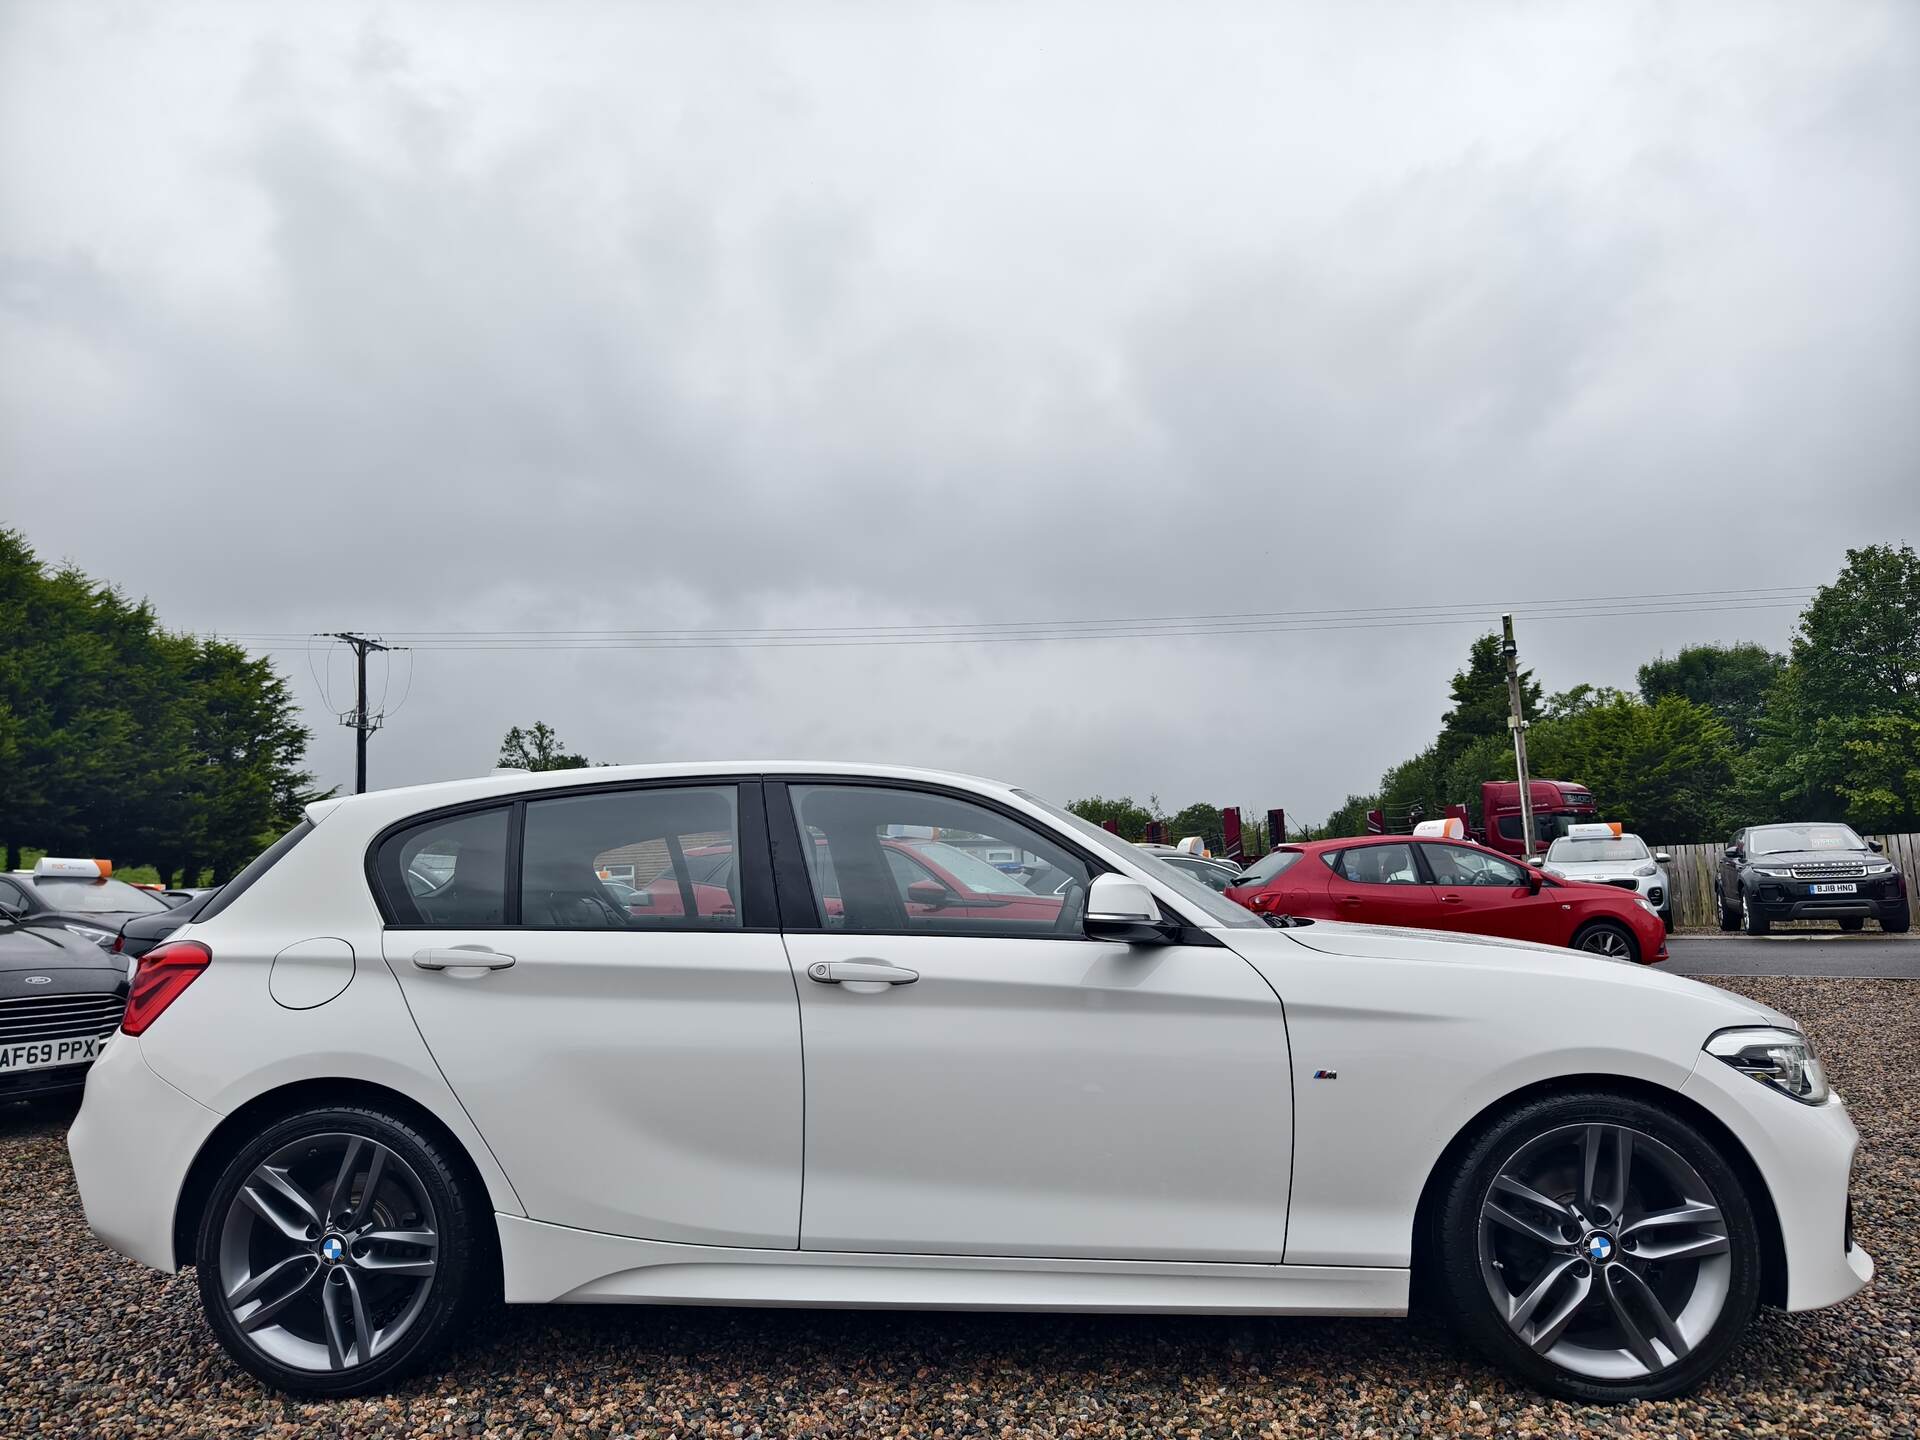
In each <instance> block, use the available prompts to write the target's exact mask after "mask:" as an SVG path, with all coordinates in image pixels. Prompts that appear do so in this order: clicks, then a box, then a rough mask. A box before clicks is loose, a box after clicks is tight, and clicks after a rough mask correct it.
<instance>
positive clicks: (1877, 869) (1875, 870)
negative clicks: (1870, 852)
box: [1867, 860, 1893, 875]
mask: <svg viewBox="0 0 1920 1440" xmlns="http://www.w3.org/2000/svg"><path fill="white" fill-rule="evenodd" d="M1892 873H1893V862H1892V861H1891V860H1883V861H1881V862H1880V863H1879V864H1878V865H1869V866H1867V874H1869V875H1891V874H1892Z"/></svg>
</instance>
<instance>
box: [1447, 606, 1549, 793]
mask: <svg viewBox="0 0 1920 1440" xmlns="http://www.w3.org/2000/svg"><path fill="white" fill-rule="evenodd" d="M1449 688H1450V693H1451V694H1452V696H1453V708H1452V709H1451V710H1449V711H1447V713H1446V714H1445V715H1443V716H1442V717H1441V719H1440V736H1439V738H1438V739H1437V740H1436V741H1435V742H1434V748H1435V759H1436V760H1438V762H1439V763H1440V765H1441V766H1442V767H1445V766H1446V765H1448V764H1451V763H1452V762H1453V760H1454V759H1455V758H1456V757H1457V756H1458V755H1459V753H1460V752H1461V751H1462V750H1464V749H1466V748H1467V746H1468V745H1470V744H1472V743H1473V741H1475V740H1476V739H1483V738H1485V737H1487V736H1489V735H1499V736H1504V735H1505V734H1506V733H1507V711H1508V705H1507V662H1506V659H1505V657H1504V656H1502V655H1501V653H1500V637H1499V636H1498V635H1494V634H1487V635H1482V636H1481V637H1480V638H1479V639H1478V640H1475V641H1474V642H1473V648H1472V649H1471V650H1470V651H1468V654H1467V666H1466V669H1464V670H1460V671H1457V672H1455V674H1454V677H1453V683H1452V685H1451V686H1450V687H1449ZM1520 698H1521V702H1522V703H1523V704H1524V705H1525V707H1526V712H1527V718H1528V719H1529V720H1531V719H1533V718H1534V717H1535V716H1537V715H1538V713H1539V710H1540V686H1539V685H1538V684H1537V683H1536V682H1535V680H1534V678H1533V672H1532V671H1531V670H1522V671H1521V672H1520Z"/></svg>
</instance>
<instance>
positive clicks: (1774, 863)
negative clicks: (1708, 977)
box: [1714, 823, 1911, 935]
mask: <svg viewBox="0 0 1920 1440" xmlns="http://www.w3.org/2000/svg"><path fill="white" fill-rule="evenodd" d="M1714 899H1715V900H1716V901H1717V902H1718V907H1719V911H1720V928H1721V929H1722V930H1739V929H1741V928H1743V927H1744V928H1745V930H1746V932H1747V933H1748V934H1749V935H1764V934H1766V933H1767V925H1768V924H1769V922H1771V921H1774V920H1838V921H1839V922H1840V928H1841V929H1842V930H1858V929H1859V928H1860V927H1861V926H1863V925H1865V924H1866V923H1867V920H1868V918H1869V917H1871V918H1872V919H1875V920H1878V921H1879V922H1880V928H1881V929H1882V930H1886V931H1888V932H1890V933H1894V934H1899V933H1902V932H1904V931H1905V930H1906V928H1907V926H1908V924H1909V923H1910V919H1909V917H1910V915H1911V911H1910V910H1909V908H1908V898H1907V881H1906V877H1905V876H1904V875H1902V874H1901V873H1900V870H1899V867H1897V866H1896V865H1895V864H1894V863H1893V862H1892V861H1891V860H1888V859H1886V858H1885V857H1884V856H1882V855H1881V854H1880V845H1879V842H1877V841H1874V840H1862V839H1861V838H1860V837H1859V836H1858V835H1856V834H1854V832H1853V830H1852V829H1851V828H1850V827H1849V826H1846V825H1826V824H1797V823H1796V824H1791V825H1754V826H1750V827H1749V828H1747V829H1745V830H1742V831H1740V832H1739V833H1738V834H1737V835H1735V836H1734V837H1733V840H1732V842H1731V843H1730V844H1729V845H1728V846H1727V852H1726V854H1725V855H1724V856H1723V857H1722V858H1721V861H1720V878H1719V881H1718V883H1717V884H1716V886H1715V894H1714Z"/></svg>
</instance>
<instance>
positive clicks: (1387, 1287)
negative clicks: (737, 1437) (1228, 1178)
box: [494, 1215, 1409, 1315]
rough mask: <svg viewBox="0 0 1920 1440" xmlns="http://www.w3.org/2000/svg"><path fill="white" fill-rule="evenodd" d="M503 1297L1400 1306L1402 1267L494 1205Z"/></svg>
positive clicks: (1108, 1307) (1240, 1310)
mask: <svg viewBox="0 0 1920 1440" xmlns="http://www.w3.org/2000/svg"><path fill="white" fill-rule="evenodd" d="M494 1218H495V1220H496V1221H497V1222H498V1224H499V1227H500V1255H501V1260H502V1262H503V1269H504V1272H505V1279H506V1298H507V1300H508V1302H509V1303H511V1304H536V1305H537V1304H552V1303H561V1304H589V1305H793V1306H822V1307H840V1308H851V1309H904V1310H1083V1311H1145V1312H1151V1313H1159V1314H1183V1313H1185V1314H1206V1315H1404V1314H1406V1313H1407V1279H1408V1274H1409V1272H1408V1271H1406V1270H1389V1269H1372V1268H1366V1267H1361V1266H1341V1265H1230V1264H1187V1263H1182V1262H1177V1261H1165V1260H1046V1259H1033V1258H1027V1257H1011V1258H1010V1257H1002V1256H992V1255H877V1254H852V1253H845V1252H839V1251H818V1250H813V1251H803V1250H736V1249H727V1248H724V1247H720V1246H711V1245H675V1244H667V1243H662V1242H659V1241H653V1240H634V1239H629V1238H627V1237H626V1236H621V1235H603V1234H600V1233H599V1232H597V1231H593V1230H574V1229H569V1228H568V1227H566V1226H564V1225H547V1224H543V1223H541V1222H540V1221H538V1220H525V1219H522V1218H521V1217H519V1216H517V1215H496V1216H495V1217H494Z"/></svg>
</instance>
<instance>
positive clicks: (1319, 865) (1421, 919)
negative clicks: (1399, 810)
mask: <svg viewBox="0 0 1920 1440" xmlns="http://www.w3.org/2000/svg"><path fill="white" fill-rule="evenodd" d="M1240 879H1241V883H1240V884H1238V885H1235V886H1233V887H1231V888H1230V889H1228V891H1227V897H1228V898H1229V899H1231V900H1237V901H1238V902H1239V903H1240V904H1242V905H1244V906H1246V907H1247V908H1248V909H1249V910H1253V911H1257V912H1259V913H1261V914H1267V915H1300V916H1305V917H1308V918H1311V919H1315V920H1356V921H1359V922H1361V923H1363V924H1368V925H1411V926H1416V927H1418V928H1420V929H1423V930H1465V931H1469V932H1471V933H1472V934H1475V935H1504V936H1507V937H1508V938H1510V939H1514V940H1534V941H1538V942H1539V943H1540V944H1543V945H1566V946H1570V947H1571V948H1573V949H1575V950H1591V951H1593V952H1595V953H1596V954H1600V955H1611V956H1614V957H1615V958H1617V959H1621V960H1634V961H1638V962H1639V963H1641V964H1643V965H1644V964H1651V963H1652V962H1653V961H1656V960H1664V959H1666V958H1667V936H1666V927H1665V925H1663V924H1662V923H1661V920H1660V916H1659V915H1658V914H1657V913H1656V912H1655V911H1654V910H1653V909H1652V908H1651V907H1649V906H1648V905H1646V904H1645V903H1644V902H1642V901H1641V900H1640V899H1639V898H1638V897H1637V896H1633V895H1629V894H1627V893H1626V892H1625V891H1623V890H1620V889H1618V888H1616V887H1614V886H1612V885H1583V884H1581V883H1579V882H1578V881H1572V880H1556V879H1554V878H1553V877H1552V876H1551V875H1543V874H1541V873H1540V872H1539V871H1538V870H1534V869H1530V868H1529V867H1527V866H1525V865H1521V864H1519V863H1518V862H1516V861H1513V860H1510V859H1508V858H1507V857H1506V856H1504V855H1500V854H1496V853H1495V852H1494V851H1492V850H1489V849H1487V848H1486V847H1485V846H1484V845H1475V844H1473V843H1472V842H1471V841H1466V840H1437V839H1426V838H1415V837H1413V836H1410V835H1363V836H1355V837H1353V838H1350V839H1346V840H1312V841H1307V842H1305V843H1302V844H1298V845H1288V846H1284V847H1282V848H1281V849H1279V850H1275V851H1274V852H1272V853H1271V854H1269V855H1267V856H1265V857H1264V858H1262V859H1260V860H1257V861H1255V862H1254V863H1253V864H1252V865H1251V866H1249V867H1248V868H1247V870H1246V872H1245V873H1244V874H1243V875H1242V876H1241V877H1240Z"/></svg>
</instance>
